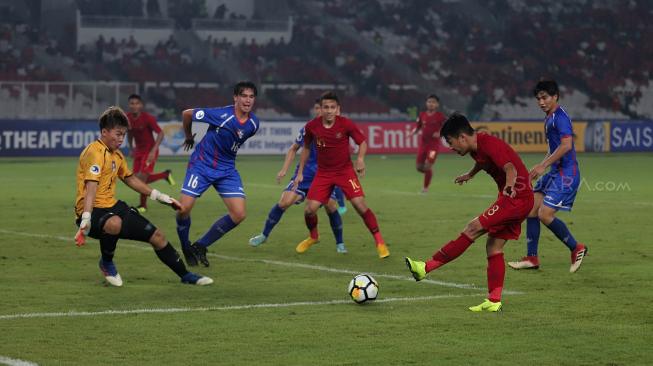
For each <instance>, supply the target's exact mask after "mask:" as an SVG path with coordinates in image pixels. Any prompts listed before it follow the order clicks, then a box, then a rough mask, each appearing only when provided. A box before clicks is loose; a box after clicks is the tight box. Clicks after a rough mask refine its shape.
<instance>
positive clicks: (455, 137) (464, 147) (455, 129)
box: [440, 112, 476, 155]
mask: <svg viewBox="0 0 653 366" xmlns="http://www.w3.org/2000/svg"><path fill="white" fill-rule="evenodd" d="M440 136H442V137H444V138H445V140H447V143H448V144H449V146H450V147H451V150H453V151H455V152H457V153H458V154H459V155H465V154H467V153H468V152H470V151H472V147H473V145H474V143H475V140H476V132H475V131H474V128H473V127H472V125H471V124H470V123H469V120H467V117H465V116H463V115H462V114H460V113H458V112H456V113H454V114H452V115H451V116H449V118H447V120H446V121H445V122H444V125H442V128H441V129H440Z"/></svg>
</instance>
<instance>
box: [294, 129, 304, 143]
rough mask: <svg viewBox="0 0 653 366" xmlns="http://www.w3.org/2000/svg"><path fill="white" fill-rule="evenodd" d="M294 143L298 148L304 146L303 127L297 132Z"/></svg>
mask: <svg viewBox="0 0 653 366" xmlns="http://www.w3.org/2000/svg"><path fill="white" fill-rule="evenodd" d="M295 143H296V144H297V145H299V146H304V127H302V128H301V129H300V130H299V133H298V134H297V138H295Z"/></svg>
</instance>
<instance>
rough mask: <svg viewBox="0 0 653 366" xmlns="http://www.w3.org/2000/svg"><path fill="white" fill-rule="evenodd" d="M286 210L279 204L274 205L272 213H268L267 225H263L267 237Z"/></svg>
mask: <svg viewBox="0 0 653 366" xmlns="http://www.w3.org/2000/svg"><path fill="white" fill-rule="evenodd" d="M283 213H284V210H283V209H282V208H281V207H279V205H278V204H276V205H274V206H272V209H271V210H270V213H269V214H268V219H267V220H265V226H264V227H263V235H265V236H266V237H268V236H270V232H271V231H272V229H274V226H275V225H276V224H277V223H278V222H279V220H281V216H283Z"/></svg>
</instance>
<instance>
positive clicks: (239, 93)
mask: <svg viewBox="0 0 653 366" xmlns="http://www.w3.org/2000/svg"><path fill="white" fill-rule="evenodd" d="M256 94H257V90H256V85H255V84H254V83H253V82H251V81H241V82H239V83H237V84H236V85H234V108H235V109H236V110H240V111H241V112H242V113H249V112H251V111H252V108H253V107H254V101H255V100H256Z"/></svg>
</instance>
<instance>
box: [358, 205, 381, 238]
mask: <svg viewBox="0 0 653 366" xmlns="http://www.w3.org/2000/svg"><path fill="white" fill-rule="evenodd" d="M361 217H362V218H363V221H364V222H365V226H367V229H368V230H369V231H370V233H372V235H374V233H376V232H378V231H379V224H378V223H377V222H376V216H375V215H374V212H372V210H370V209H369V208H368V209H367V211H365V212H364V213H363V214H362V215H361Z"/></svg>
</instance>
